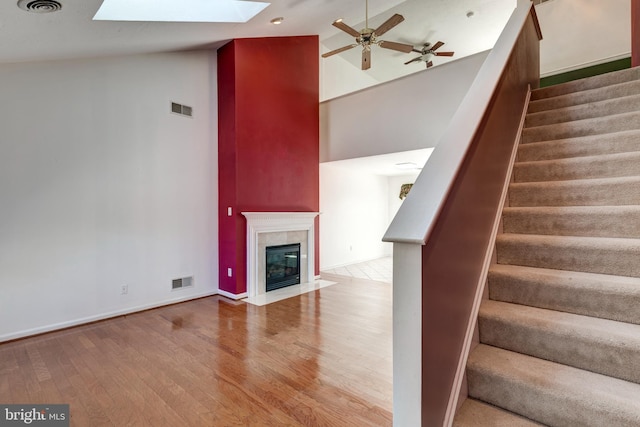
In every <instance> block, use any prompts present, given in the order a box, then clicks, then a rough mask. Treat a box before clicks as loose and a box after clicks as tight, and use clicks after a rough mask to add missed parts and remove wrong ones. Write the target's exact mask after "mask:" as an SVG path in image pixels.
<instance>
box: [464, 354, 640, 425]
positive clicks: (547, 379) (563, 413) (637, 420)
mask: <svg viewBox="0 0 640 427" xmlns="http://www.w3.org/2000/svg"><path fill="white" fill-rule="evenodd" d="M467 381H468V384H469V396H471V397H472V398H474V399H478V400H482V401H484V402H487V403H490V404H492V405H495V406H498V407H500V408H504V409H505V410H508V411H511V412H514V413H516V414H519V415H522V416H524V417H527V418H529V419H532V420H534V421H537V422H540V423H543V424H546V425H549V426H562V427H603V426H607V427H623V426H624V427H630V426H637V425H640V405H639V404H638V402H640V385H639V384H636V383H632V382H629V381H624V380H620V379H617V378H611V377H608V376H605V375H601V374H596V373H593V372H589V371H585V370H582V369H578V368H574V367H570V366H566V365H562V364H559V363H555V362H551V361H547V360H543V359H539V358H535V357H531V356H527V355H523V354H520V353H516V352H512V351H508V350H504V349H500V348H496V347H491V346H488V345H484V344H480V345H478V346H477V347H476V348H475V349H474V350H473V351H472V352H471V354H470V355H469V360H468V363H467Z"/></svg>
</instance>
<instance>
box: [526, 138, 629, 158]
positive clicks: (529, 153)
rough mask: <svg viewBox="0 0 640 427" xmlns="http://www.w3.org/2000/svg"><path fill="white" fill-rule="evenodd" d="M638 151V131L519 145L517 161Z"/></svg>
mask: <svg viewBox="0 0 640 427" xmlns="http://www.w3.org/2000/svg"><path fill="white" fill-rule="evenodd" d="M633 151H640V131H626V132H620V133H613V134H604V135H592V136H586V137H579V138H574V139H565V140H559V141H543V142H534V143H530V144H520V146H519V147H518V161H520V162H528V161H537V160H553V159H565V158H571V157H586V156H596V155H601V154H612V153H627V152H633Z"/></svg>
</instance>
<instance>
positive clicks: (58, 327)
mask: <svg viewBox="0 0 640 427" xmlns="http://www.w3.org/2000/svg"><path fill="white" fill-rule="evenodd" d="M217 294H218V291H209V292H204V293H202V294H197V295H189V296H185V297H180V298H174V299H171V300H168V301H163V302H156V303H151V304H144V305H139V306H136V307H130V308H125V309H122V310H115V311H110V312H107V313H103V314H98V315H95V316H88V317H83V318H80V319H75V320H70V321H67V322H60V323H55V324H53V325H47V326H43V327H39V328H33V329H26V330H24V331H18V332H14V333H11V334H6V335H2V336H0V343H1V342H5V341H12V340H17V339H20V338H25V337H30V336H33V335H39V334H44V333H47V332H54V331H58V330H61V329H67V328H72V327H74V326H80V325H85V324H87V323H93V322H98V321H100V320H107V319H111V318H114V317H119V316H124V315H126V314H132V313H138V312H140V311H146V310H151V309H153V308H158V307H164V306H167V305H172V304H178V303H181V302H185V301H190V300H194V299H199V298H205V297H210V296H214V295H217Z"/></svg>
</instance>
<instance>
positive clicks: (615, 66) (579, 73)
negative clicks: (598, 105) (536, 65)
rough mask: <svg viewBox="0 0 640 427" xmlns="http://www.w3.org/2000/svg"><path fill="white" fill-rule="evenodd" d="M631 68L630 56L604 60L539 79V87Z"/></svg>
mask: <svg viewBox="0 0 640 427" xmlns="http://www.w3.org/2000/svg"><path fill="white" fill-rule="evenodd" d="M626 68H631V58H630V57H629V58H623V59H618V60H616V61H611V62H605V63H604V64H598V65H592V66H591V67H586V68H581V69H579V70H573V71H568V72H566V73H560V74H555V75H553V76H548V77H543V78H541V79H540V87H546V86H553V85H557V84H560V83H565V82H570V81H572V80H578V79H584V78H585V77H592V76H597V75H598V74H604V73H609V72H612V71H618V70H624V69H626Z"/></svg>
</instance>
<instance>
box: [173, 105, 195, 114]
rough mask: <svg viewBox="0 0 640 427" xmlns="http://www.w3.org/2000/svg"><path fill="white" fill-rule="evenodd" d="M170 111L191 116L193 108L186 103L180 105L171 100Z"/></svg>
mask: <svg viewBox="0 0 640 427" xmlns="http://www.w3.org/2000/svg"><path fill="white" fill-rule="evenodd" d="M171 112H172V113H176V114H181V115H183V116H188V117H191V116H192V115H193V108H191V107H189V106H188V105H182V104H178V103H177V102H172V103H171Z"/></svg>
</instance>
